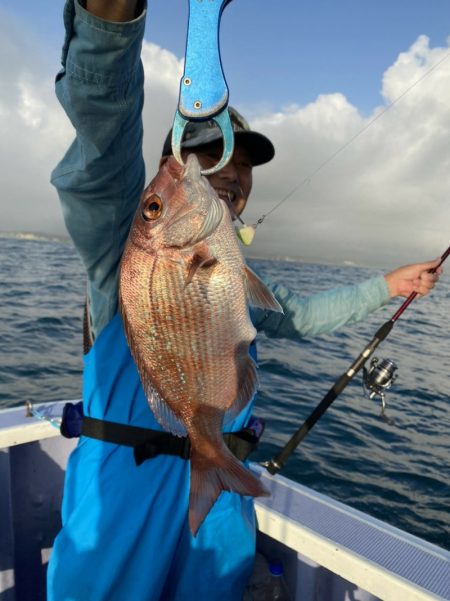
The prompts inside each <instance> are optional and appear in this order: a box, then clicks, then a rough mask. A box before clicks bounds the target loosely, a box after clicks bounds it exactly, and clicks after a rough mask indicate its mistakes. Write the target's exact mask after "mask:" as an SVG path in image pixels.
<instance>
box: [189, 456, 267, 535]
mask: <svg viewBox="0 0 450 601" xmlns="http://www.w3.org/2000/svg"><path fill="white" fill-rule="evenodd" d="M222 490H227V491H230V492H236V493H238V494H240V495H250V496H252V497H261V496H268V495H269V492H268V490H267V489H266V488H265V487H264V486H263V484H262V483H261V482H260V481H259V479H258V478H257V477H256V476H255V475H254V474H252V472H251V471H250V470H248V469H247V468H246V467H244V466H243V465H242V463H241V462H240V461H238V459H236V457H235V456H234V455H233V454H232V453H231V452H230V451H229V450H228V448H227V447H224V450H223V453H221V454H220V457H218V458H217V461H216V462H212V461H211V459H210V458H205V457H204V456H202V455H201V454H200V453H198V452H196V451H195V450H194V449H192V451H191V490H190V495H189V528H190V530H191V532H192V534H193V535H194V536H196V535H197V532H198V529H199V528H200V526H201V524H202V522H203V521H204V519H205V517H206V516H207V514H208V512H209V510H210V509H211V507H212V506H213V505H214V503H215V502H216V500H217V498H218V496H219V495H220V493H221V491H222Z"/></svg>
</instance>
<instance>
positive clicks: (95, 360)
mask: <svg viewBox="0 0 450 601" xmlns="http://www.w3.org/2000/svg"><path fill="white" fill-rule="evenodd" d="M64 18H65V25H66V32H67V35H66V43H65V45H64V49H63V57H62V62H63V69H62V71H61V72H60V73H59V74H58V76H57V94H58V97H59V99H60V101H61V103H62V104H63V106H64V108H65V110H66V112H67V114H68V116H69V118H70V119H71V121H72V123H73V125H74V127H75V129H76V133H77V135H76V139H75V141H74V143H73V144H72V145H71V147H70V148H69V150H68V152H67V153H66V155H65V157H64V158H63V160H62V161H61V162H60V163H59V165H58V166H57V167H56V169H55V170H54V172H53V174H52V181H53V183H54V185H55V186H56V187H57V189H58V193H59V196H60V199H61V203H62V207H63V212H64V217H65V221H66V225H67V228H68V230H69V232H70V234H71V236H72V238H73V240H74V243H75V245H76V247H77V250H78V252H79V254H80V256H81V258H82V260H83V263H84V265H85V267H86V271H87V275H88V300H89V315H88V318H89V319H88V320H89V323H90V332H91V337H92V343H93V344H92V347H91V348H90V350H89V351H88V352H87V354H86V356H85V366H84V376H83V406H84V413H85V416H87V420H86V422H85V423H91V424H92V423H93V422H95V423H96V424H100V426H101V427H100V429H101V433H100V434H98V432H97V433H95V432H92V431H91V432H90V434H88V435H86V431H85V432H84V435H83V436H82V437H81V438H80V442H79V444H78V446H77V447H76V449H75V450H74V452H73V453H72V455H71V457H70V459H69V462H68V466H67V473H66V483H65V491H64V500H63V508H62V520H63V528H62V530H61V532H60V533H59V535H58V537H57V539H56V541H55V546H54V549H53V552H52V556H51V559H50V565H49V572H48V599H49V601H65V600H69V599H70V600H80V601H81V600H83V601H84V600H87V599H89V600H90V601H128V600H131V599H132V600H133V601H147V600H148V601H157V600H159V599H165V600H171V601H172V600H181V599H183V600H187V599H199V600H200V601H202V600H205V601H206V600H208V601H211V600H212V601H214V600H216V599H217V600H219V599H220V600H221V601H227V600H229V601H236V600H238V599H240V598H242V594H243V590H244V586H245V583H246V581H247V579H248V577H249V575H250V573H251V570H252V565H253V557H254V549H255V518H254V511H253V502H252V499H249V498H247V497H241V496H240V495H238V494H235V493H228V492H224V493H222V494H221V495H220V497H219V499H218V500H217V501H216V503H215V504H214V506H213V508H212V509H211V511H210V512H209V514H208V516H207V518H206V519H205V521H204V523H203V524H202V526H201V527H200V530H199V532H198V535H197V537H196V538H194V537H192V535H191V533H190V531H189V527H188V523H187V506H188V494H189V461H188V457H184V456H183V455H182V454H170V453H169V452H168V451H166V450H165V447H164V448H161V449H160V450H159V452H158V453H156V454H155V456H153V457H152V458H151V459H146V460H143V461H142V463H141V464H140V465H137V459H136V452H135V453H133V448H130V446H135V445H134V444H131V445H130V444H128V443H127V442H122V443H120V442H117V437H116V434H117V432H118V433H119V434H117V436H119V438H120V436H122V433H123V432H125V433H126V436H128V434H129V433H131V434H130V436H131V437H133V436H136V437H138V430H139V433H142V431H144V429H145V431H144V432H147V431H148V430H152V431H158V432H159V433H161V430H162V428H161V426H160V425H159V423H158V422H157V421H156V419H155V418H154V416H153V414H152V412H151V411H150V409H149V407H148V403H147V400H146V398H145V395H144V393H143V390H142V386H141V383H140V381H139V376H138V373H137V370H136V367H135V365H134V363H133V361H132V358H131V355H130V352H129V349H128V346H127V344H126V339H125V336H124V332H123V326H122V322H121V319H120V316H119V314H118V312H117V282H118V270H119V264H120V259H121V255H122V252H123V248H124V244H125V241H126V238H127V235H128V231H129V228H130V224H131V220H132V218H133V215H134V212H135V210H136V208H137V205H138V201H139V198H140V195H141V193H142V190H143V188H144V178H145V174H144V163H143V158H142V121H141V111H142V104H143V70H142V65H141V63H140V50H141V43H142V36H143V32H144V21H145V9H144V8H143V7H142V6H140V5H139V4H138V2H137V1H136V0H128V1H127V0H115V1H113V0H88V1H87V3H86V7H85V8H84V7H83V6H82V5H81V4H80V2H79V0H68V1H67V3H66V7H65V14H64ZM231 116H232V121H233V127H234V129H235V138H236V150H235V152H234V155H233V157H232V160H231V161H230V163H229V164H228V165H227V166H226V167H225V168H224V169H222V170H221V171H220V172H219V173H215V174H213V175H211V176H210V177H209V181H210V182H211V184H212V185H213V187H214V188H215V189H216V191H217V193H218V194H219V195H220V196H221V197H222V198H223V199H224V200H225V201H226V202H227V203H228V204H229V206H230V210H231V213H232V215H233V216H235V215H236V216H238V215H240V214H241V212H242V211H243V210H244V208H245V205H246V203H247V200H248V197H249V194H250V191H251V187H252V169H253V167H254V166H256V165H259V164H263V163H265V162H267V161H269V160H270V159H271V158H272V157H273V154H274V150H273V146H272V144H271V142H270V141H269V140H268V139H267V138H266V137H265V136H262V134H258V133H256V132H252V131H251V130H250V128H249V126H248V125H247V124H246V122H245V120H243V118H242V117H241V116H240V115H239V114H238V113H237V112H234V111H233V112H232V115H231ZM186 134H187V139H186V141H185V144H184V152H195V153H196V154H197V155H198V157H199V160H200V162H201V163H202V165H203V166H204V167H207V166H209V165H210V164H212V163H215V162H217V160H218V158H219V156H220V154H221V143H220V135H218V133H217V132H215V131H214V130H213V129H212V128H210V127H209V125H208V124H202V125H200V126H197V127H195V126H190V127H189V129H188V131H187V132H186ZM170 152H171V150H170V142H169V138H168V139H167V140H166V143H165V145H164V149H163V157H162V159H161V161H164V160H166V157H167V155H168V154H169V153H170ZM435 264H436V263H435V262H430V263H424V264H421V265H414V266H409V267H403V268H400V269H398V270H395V271H394V272H391V273H390V274H387V275H386V276H385V277H383V276H380V277H376V278H372V279H370V280H368V281H366V282H362V283H361V284H358V285H357V286H349V287H346V288H341V289H337V290H334V291H330V292H328V293H325V294H321V295H316V296H314V297H310V298H305V299H300V298H298V297H296V296H295V295H294V294H292V293H291V292H290V291H289V290H288V289H287V288H284V287H283V286H280V285H277V286H274V287H272V290H273V292H274V294H275V295H276V297H277V299H278V301H279V302H280V303H281V305H282V306H283V308H284V310H285V314H284V315H281V314H278V313H277V314H276V313H270V312H264V311H254V312H252V320H253V322H254V324H255V326H256V327H257V329H258V330H260V331H263V332H265V333H266V334H267V335H269V336H278V337H285V338H291V339H294V340H298V339H300V338H301V337H302V336H306V335H315V334H320V333H324V332H330V331H332V330H333V329H335V328H337V327H339V326H340V325H343V324H345V323H351V322H354V321H356V320H358V319H363V318H364V317H365V316H366V315H367V314H368V313H369V312H371V311H373V310H375V309H377V308H378V307H380V306H381V305H383V304H384V303H385V302H387V300H388V299H389V298H390V297H391V296H395V295H397V294H402V295H407V294H409V292H411V291H412V290H417V291H418V292H419V293H420V294H426V293H427V292H428V291H429V290H430V289H431V288H432V287H433V286H434V283H435V281H436V279H437V277H438V276H437V275H436V276H434V275H432V274H429V273H427V270H428V269H429V268H430V267H432V266H434V265H435ZM251 413H252V403H250V404H249V405H248V406H247V407H246V408H245V409H244V410H243V411H242V412H241V414H240V415H239V416H238V417H237V418H236V419H235V420H234V422H233V423H232V425H231V426H230V430H231V431H233V432H236V431H239V430H240V429H242V428H243V427H244V426H245V425H247V424H248V422H249V419H250V417H251ZM88 420H91V422H89V421H88ZM102 424H103V426H102ZM105 424H109V425H110V424H113V425H114V424H115V426H114V427H113V430H114V432H113V434H112V435H111V436H108V435H107V434H105V428H106V426H105ZM106 429H107V428H106ZM139 435H140V434H139ZM124 436H125V435H124ZM136 440H137V438H136ZM128 442H129V441H128ZM138 446H139V445H136V448H135V451H136V449H137V447H138ZM144 459H145V457H144Z"/></svg>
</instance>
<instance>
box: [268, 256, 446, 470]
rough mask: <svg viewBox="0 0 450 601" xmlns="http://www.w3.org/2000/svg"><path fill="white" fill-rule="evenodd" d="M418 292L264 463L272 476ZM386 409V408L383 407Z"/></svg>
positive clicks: (380, 330)
mask: <svg viewBox="0 0 450 601" xmlns="http://www.w3.org/2000/svg"><path fill="white" fill-rule="evenodd" d="M449 255H450V246H449V247H448V248H447V250H446V251H445V253H444V254H443V255H442V256H441V258H440V261H439V264H438V265H436V267H433V268H432V269H430V270H429V273H435V272H436V270H437V269H438V268H439V267H440V266H441V265H442V263H443V262H444V261H445V259H446V258H447V257H448V256H449ZM417 294H418V293H417V292H411V294H410V295H409V296H408V298H407V299H406V300H405V301H404V303H403V304H402V305H401V307H400V308H399V309H398V311H397V312H396V313H395V314H394V315H393V316H392V317H391V319H389V320H388V321H386V322H385V323H384V324H383V325H382V326H381V327H380V328H379V329H378V331H377V332H376V334H375V336H374V337H373V338H372V340H371V341H370V342H369V344H368V345H367V346H366V347H365V349H364V350H363V351H362V353H360V355H359V356H358V357H357V358H356V359H355V361H354V362H353V363H352V364H351V366H350V367H349V368H348V370H347V371H346V372H345V373H344V374H342V375H341V376H340V378H338V380H336V382H335V383H334V385H333V386H332V387H331V388H330V390H329V391H328V392H327V394H326V395H325V396H324V397H323V399H322V401H321V402H320V403H319V404H318V405H317V407H316V408H315V409H314V411H313V412H312V413H311V414H310V415H309V417H307V419H306V420H305V421H304V422H303V424H302V425H301V426H300V428H299V429H298V430H297V431H296V432H295V434H294V435H293V436H292V437H291V439H290V440H289V441H288V442H287V444H286V445H285V446H284V447H283V449H282V450H281V451H280V452H279V453H278V455H276V456H275V457H273V458H272V459H270V460H269V461H266V462H264V463H263V464H262V465H263V467H265V468H266V469H267V471H268V472H269V473H270V474H276V473H277V472H279V471H280V470H281V468H282V467H283V465H284V464H285V463H286V461H287V459H288V458H289V456H290V455H291V454H292V453H293V452H294V450H295V449H296V448H297V447H298V445H299V444H300V443H301V441H302V440H303V439H304V438H305V436H306V435H307V434H308V432H309V431H310V430H311V428H313V426H314V424H315V423H316V422H317V421H318V420H319V419H320V418H321V417H322V415H323V414H324V413H325V411H326V410H327V409H328V407H329V406H330V405H331V403H332V402H333V401H334V400H335V399H336V398H337V397H338V396H339V395H340V393H341V392H342V391H343V390H344V388H345V387H346V386H347V384H348V383H349V382H350V380H352V378H353V377H354V376H355V375H356V374H357V373H358V372H359V370H360V369H361V368H362V367H363V366H364V364H365V363H366V361H367V359H369V357H371V355H372V354H373V353H374V351H375V349H376V348H377V346H378V345H379V344H380V342H382V341H383V340H385V338H387V336H388V335H389V333H390V332H391V330H392V328H393V327H394V324H395V322H396V321H397V320H398V319H399V317H400V316H401V315H402V314H403V312H404V311H405V310H406V309H407V308H408V307H409V305H410V304H411V303H412V301H413V300H414V299H415V298H416V296H417ZM383 408H384V407H383Z"/></svg>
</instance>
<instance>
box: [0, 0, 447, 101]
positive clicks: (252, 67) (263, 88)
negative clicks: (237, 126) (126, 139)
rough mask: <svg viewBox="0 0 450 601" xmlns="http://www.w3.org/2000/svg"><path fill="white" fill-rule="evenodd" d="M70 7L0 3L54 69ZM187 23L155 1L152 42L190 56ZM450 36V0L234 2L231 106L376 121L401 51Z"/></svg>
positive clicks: (27, 0) (163, 1) (227, 57)
mask: <svg viewBox="0 0 450 601" xmlns="http://www.w3.org/2000/svg"><path fill="white" fill-rule="evenodd" d="M63 5H64V2H63V0H39V1H36V0H20V1H17V0H3V1H2V2H0V6H3V7H4V8H5V9H6V10H7V11H8V12H10V13H11V14H13V15H16V16H17V17H18V19H19V20H20V22H21V23H23V25H24V27H25V28H26V30H25V31H27V34H31V35H35V36H36V37H37V38H38V39H40V40H41V41H42V42H43V44H44V46H46V47H48V49H49V52H50V53H51V54H50V55H49V56H48V58H49V60H52V61H54V62H55V64H56V65H57V58H58V56H59V48H60V45H61V41H62V36H63V26H62V17H61V14H62V8H63ZM187 15H188V0H156V1H150V4H149V18H148V21H147V33H146V38H147V39H149V40H152V41H153V42H155V43H156V44H158V45H159V46H162V47H164V48H167V49H168V50H171V51H172V52H173V53H175V54H176V55H177V56H178V57H182V56H183V55H184V47H185V38H186V25H187ZM449 33H450V2H449V0H430V1H429V2H424V1H423V0H377V1H376V2H374V1H371V2H368V1H367V0H339V1H338V0H278V1H277V0H233V2H231V4H230V5H229V6H228V7H227V9H226V10H225V12H224V14H223V18H222V25H221V48H222V60H223V62H224V70H225V75H226V77H227V80H228V83H229V86H230V92H231V100H232V102H237V103H241V104H243V103H244V104H246V105H247V104H251V103H255V104H261V103H264V104H266V105H267V106H270V107H271V108H272V109H277V108H279V107H280V106H282V105H285V104H290V103H293V102H295V103H305V102H309V101H311V100H314V98H315V97H316V96H317V95H318V94H323V93H332V92H336V91H340V92H342V93H344V94H345V95H346V96H347V98H348V99H349V100H350V101H351V102H352V103H353V104H355V105H356V106H358V107H359V109H360V110H362V111H366V112H368V111H370V110H371V109H373V107H374V106H376V105H377V104H379V103H380V100H381V99H380V80H381V76H382V74H383V72H384V70H385V69H386V66H387V65H390V64H392V62H393V61H394V60H395V59H396V57H397V56H398V54H399V52H401V51H403V50H405V49H406V48H408V47H409V46H410V45H411V44H412V43H413V42H414V40H415V39H416V38H417V37H418V36H419V35H421V34H425V35H427V36H428V37H429V38H430V43H431V45H432V46H441V45H444V44H445V42H446V39H447V37H448V36H449ZM50 57H51V58H50Z"/></svg>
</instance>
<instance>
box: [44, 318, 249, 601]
mask: <svg viewBox="0 0 450 601" xmlns="http://www.w3.org/2000/svg"><path fill="white" fill-rule="evenodd" d="M83 405H84V412H85V414H86V415H88V416H91V417H95V418H98V419H105V420H109V421H113V422H119V423H123V424H130V425H134V426H140V427H144V428H152V429H155V430H161V429H162V428H161V426H160V425H159V423H158V422H157V421H156V419H155V418H154V416H153V414H152V412H151V411H150V409H149V406H148V403H147V400H146V398H145V395H144V392H143V390H142V387H141V383H140V380H139V375H138V372H137V370H136V367H135V365H134V362H133V360H132V358H131V355H130V352H129V349H128V346H127V342H126V339H125V335H124V331H123V327H122V321H121V318H120V316H119V315H118V314H117V315H116V316H115V317H114V318H113V319H112V320H111V321H110V323H109V324H108V325H107V326H106V327H105V328H104V330H103V331H102V332H101V334H100V335H99V337H98V338H97V340H96V342H95V344H94V346H93V347H92V349H91V350H90V352H89V353H88V354H87V355H86V356H85V366H84V377H83ZM250 405H251V404H250ZM250 405H249V406H248V407H247V408H246V409H245V410H244V411H243V412H242V413H241V414H240V415H239V416H238V417H237V419H236V420H235V421H234V422H233V424H232V426H231V427H230V428H229V431H236V430H240V429H241V428H242V427H244V426H245V424H246V423H247V421H248V419H249V418H250V415H251V406H250ZM189 471H190V462H189V461H186V460H183V459H181V458H179V457H175V456H171V455H170V456H169V455H159V456H157V457H155V458H153V459H150V460H147V461H145V462H144V463H143V464H142V465H140V466H139V467H137V466H136V464H135V462H134V457H133V449H132V448H130V447H125V446H120V445H116V444H112V443H107V442H103V441H100V440H95V439H92V438H87V437H84V436H82V437H81V438H80V441H79V444H78V445H77V447H76V448H75V450H74V451H73V452H72V454H71V456H70V458H69V461H68V465H67V473H66V481H65V488H64V499H63V507H62V522H63V528H62V530H61V532H60V533H59V534H58V536H57V538H56V540H55V544H54V548H53V551H52V555H51V558H50V564H49V569H48V601H69V600H71V601H130V600H133V601H159V600H167V601H177V600H180V601H181V600H183V601H186V600H190V599H198V600H199V601H203V600H204V601H211V600H215V599H217V600H218V601H219V600H220V601H227V600H229V601H238V600H240V599H242V594H243V590H244V587H245V584H246V582H247V580H248V578H249V576H250V573H251V570H252V566H253V558H254V552H255V516H254V509H253V500H252V499H251V498H248V497H241V496H240V495H238V494H235V493H229V492H222V493H221V494H220V496H219V498H218V500H217V501H216V503H215V504H214V506H213V507H212V509H211V511H210V512H209V514H208V516H207V517H206V519H205V521H204V523H203V524H202V526H201V527H200V530H199V532H198V534H197V537H196V538H194V537H193V536H192V534H191V532H190V530H189V527H188V500H189Z"/></svg>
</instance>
